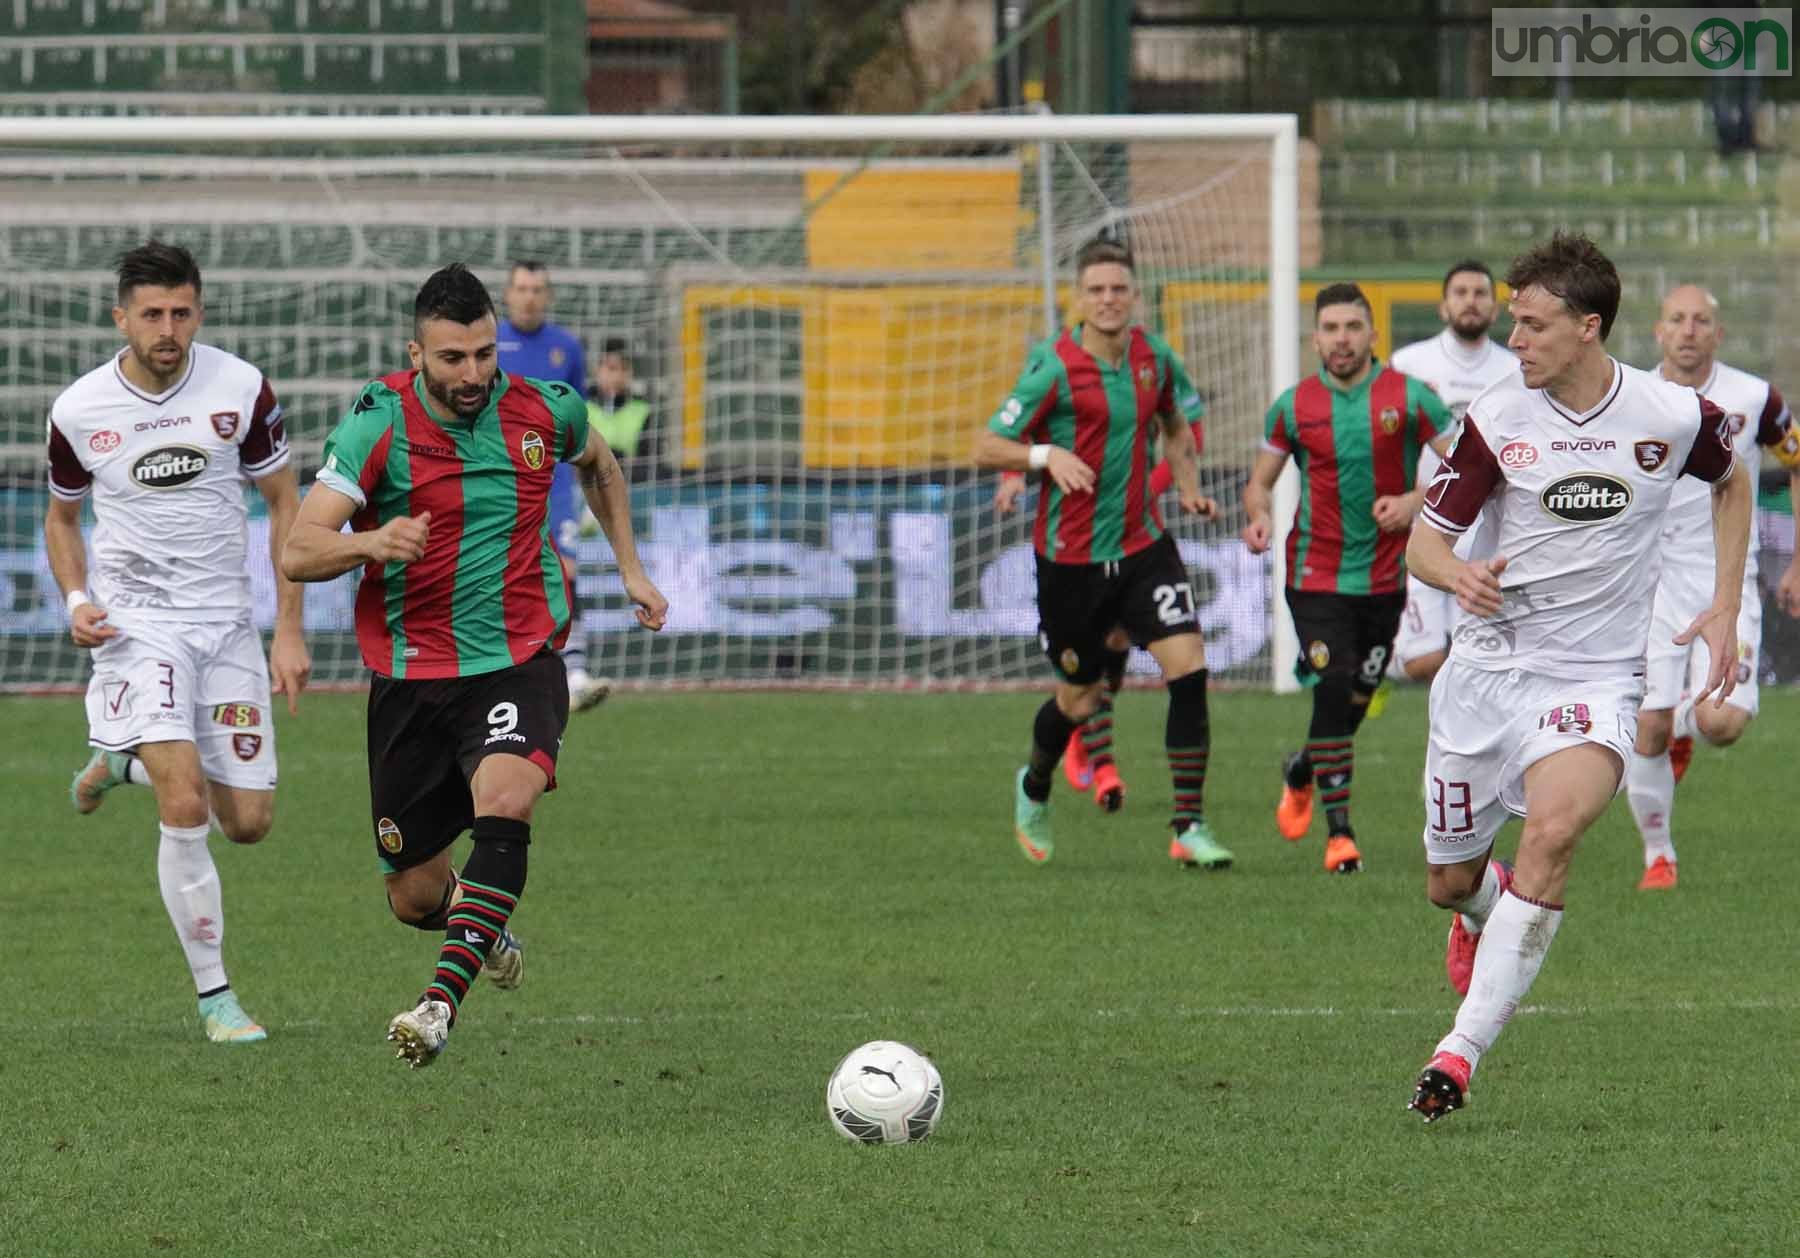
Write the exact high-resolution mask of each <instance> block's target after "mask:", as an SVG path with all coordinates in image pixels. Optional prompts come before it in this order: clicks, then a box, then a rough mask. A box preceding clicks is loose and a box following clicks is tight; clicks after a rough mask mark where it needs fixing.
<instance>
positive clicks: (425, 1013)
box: [282, 263, 668, 1068]
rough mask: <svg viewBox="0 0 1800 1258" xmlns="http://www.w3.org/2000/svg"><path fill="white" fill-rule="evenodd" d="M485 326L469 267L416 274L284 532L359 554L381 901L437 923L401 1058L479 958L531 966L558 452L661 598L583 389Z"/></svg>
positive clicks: (292, 539) (626, 574) (565, 692)
mask: <svg viewBox="0 0 1800 1258" xmlns="http://www.w3.org/2000/svg"><path fill="white" fill-rule="evenodd" d="M496 339H497V338H496V320H495V317H494V304H493V301H492V299H490V298H489V296H488V292H487V289H486V288H484V287H483V286H482V283H481V281H480V280H479V279H477V278H476V277H475V276H474V275H473V274H472V273H471V272H470V271H469V270H468V269H467V268H466V267H464V266H462V265H461V264H460V263H459V264H455V265H452V266H448V267H445V268H444V269H443V270H440V271H438V272H437V273H436V274H434V275H433V276H432V277H431V278H430V279H428V280H426V282H425V285H424V287H423V288H421V289H420V290H419V294H418V297H417V299H416V301H415V302H414V305H413V339H412V342H411V344H410V345H408V346H407V349H408V352H409V354H410V355H411V357H412V363H413V366H412V370H410V371H400V372H395V373H394V374H393V375H390V376H384V377H383V378H382V379H380V380H377V381H375V382H373V383H371V384H370V385H368V386H367V387H366V388H364V389H363V391H362V392H361V393H360V394H359V395H358V396H357V399H356V401H355V403H354V404H353V405H352V406H351V407H350V412H349V414H347V415H346V416H345V417H344V418H343V420H342V421H341V422H340V423H339V424H338V426H337V428H336V429H335V430H334V431H333V432H332V434H331V437H330V438H329V439H328V440H327V441H326V443H325V465H324V467H322V468H321V469H320V471H319V475H318V479H317V481H316V482H315V483H314V485H313V488H312V491H311V492H310V493H308V494H307V496H306V501H305V502H304V503H303V504H302V505H301V509H300V518H299V520H298V522H297V523H296V525H295V527H294V530H293V532H292V533H291V534H290V535H289V537H288V543H287V547H286V549H285V550H284V551H283V553H282V570H283V572H285V573H286V574H287V576H288V578H289V579H290V580H294V581H328V580H330V579H332V578H333V577H336V576H338V575H340V574H342V573H345V572H348V571H350V570H351V569H352V568H358V567H360V568H362V570H363V575H362V584H361V586H360V587H359V589H358V590H357V597H356V636H357V643H358V645H359V646H360V647H361V649H362V656H363V662H364V663H366V664H367V665H368V666H369V669H370V671H371V672H373V673H374V674H375V676H374V678H373V681H372V684H371V686H370V689H369V718H368V749H369V796H370V805H371V814H372V815H371V822H372V829H373V832H374V839H375V846H376V858H377V859H378V860H379V861H380V862H381V865H382V868H383V870H384V872H385V873H386V876H387V894H388V904H389V905H390V906H391V907H392V909H393V912H394V915H395V916H396V917H398V918H399V919H400V920H401V921H403V922H405V923H407V924H408V925H411V926H416V927H418V928H419V929H420V930H427V931H434V932H435V931H442V932H444V942H443V947H442V949H441V950H440V952H439V954H438V961H437V967H436V970H435V972H434V974H433V976H432V978H431V981H430V982H429V983H427V984H426V986H425V990H424V993H423V994H422V995H421V997H420V998H419V1003H418V1005H417V1007H416V1008H412V1009H408V1010H405V1011H404V1012H402V1013H400V1014H398V1015H397V1016H395V1017H394V1019H393V1020H392V1021H391V1022H390V1023H389V1024H388V1039H389V1040H390V1041H392V1042H393V1043H395V1044H397V1045H398V1050H397V1054H396V1055H397V1056H399V1057H401V1058H402V1059H404V1060H406V1061H407V1062H409V1063H411V1064H412V1065H413V1066H414V1067H415V1068H416V1067H419V1066H425V1065H429V1064H430V1063H431V1062H432V1061H433V1060H434V1059H435V1058H436V1057H437V1055H438V1054H439V1053H440V1052H442V1051H443V1048H444V1044H445V1042H446V1041H447V1039H448V1037H449V1033H450V1029H451V1027H452V1026H453V1025H454V1024H455V1021H456V1017H457V1012H458V1010H459V1009H460V1008H461V1006H462V1002H463V999H464V997H466V996H467V995H468V992H469V988H470V986H471V985H472V984H473V983H474V981H475V979H476V977H477V976H478V975H479V974H480V973H481V971H482V970H483V968H484V967H485V968H486V970H487V972H488V975H489V977H490V978H491V979H492V980H493V981H494V983H495V985H496V986H499V987H501V988H510V987H516V986H517V985H518V982H519V979H520V977H521V974H522V972H523V968H524V955H523V952H522V950H521V948H520V946H519V942H518V940H517V939H516V938H514V937H513V934H512V932H511V931H510V929H508V923H509V921H510V920H511V917H512V913H513V910H514V909H515V908H516V907H517V905H518V902H519V896H520V893H521V892H523V891H524V889H525V867H526V851H527V848H528V846H529V844H530V842H531V814H532V810H533V809H534V808H535V807H536V805H537V801H538V799H539V797H540V796H542V794H543V793H544V792H545V791H546V790H549V789H551V788H552V787H554V786H555V784H556V778H555V774H556V756H557V751H558V749H559V748H560V746H561V743H562V733H563V727H564V724H565V723H566V722H567V720H568V715H569V687H568V678H567V675H566V673H565V671H564V668H563V662H562V658H561V656H559V655H558V654H557V650H558V648H559V647H561V646H562V644H563V641H564V639H565V638H566V637H567V635H568V632H569V592H568V586H567V581H566V578H565V577H564V575H563V569H562V565H561V564H560V563H559V562H558V557H557V553H556V548H555V546H554V545H553V544H552V542H551V539H550V494H551V484H552V477H553V475H554V472H555V467H556V464H557V462H558V461H559V460H560V461H563V462H568V463H572V464H574V465H575V469H576V471H577V473H578V474H579V477H580V483H581V487H582V492H583V494H584V495H585V496H586V498H587V501H588V504H589V506H591V507H592V508H593V510H594V514H595V516H596V517H597V518H598V519H599V521H600V526H601V528H602V529H603V530H604V531H605V533H606V536H607V540H608V541H609V542H611V544H612V549H613V553H614V555H615V556H616V557H617V560H618V564H619V574H620V577H621V579H622V580H623V582H624V585H625V593H626V595H627V596H628V597H629V598H630V599H631V601H632V602H633V603H635V604H637V608H636V611H637V619H638V623H639V624H640V625H642V626H643V627H644V628H646V629H651V630H657V629H661V628H662V626H663V622H664V617H665V616H666V614H667V612H668V602H667V600H665V599H664V598H663V596H662V594H661V593H660V592H659V591H658V590H657V588H656V586H655V585H653V584H652V583H651V581H650V579H649V577H648V576H646V575H645V573H644V567H643V563H642V562H641V560H640V559H639V557H638V552H637V545H636V542H635V541H634V540H633V536H632V530H631V505H630V501H629V492H628V490H627V489H626V485H625V479H624V477H623V476H622V475H620V473H619V465H618V462H617V460H615V459H614V458H613V455H612V451H611V450H609V449H608V448H607V447H606V443H605V442H603V441H601V440H600V438H599V435H598V434H597V433H595V432H593V431H592V430H591V429H590V428H589V426H588V420H587V401H586V399H585V398H583V397H582V395H581V393H580V391H579V390H577V389H574V388H571V387H570V386H569V385H568V384H566V383H563V382H560V381H546V380H534V379H530V378H527V377H524V376H514V375H510V374H508V373H505V372H502V371H500V370H498V366H497V363H498V351H497V347H496ZM345 524H349V525H350V526H351V531H349V532H342V531H341V530H342V529H343V526H344V525H345ZM464 830H473V837H474V848H473V850H472V851H471V852H470V855H469V859H468V861H467V862H466V863H465V864H464V865H463V867H462V870H461V872H460V874H459V873H458V872H457V871H456V870H453V869H452V868H451V866H450V850H449V849H450V844H451V842H452V841H454V840H455V839H456V837H457V836H458V835H459V834H461V833H462V832H463V831H464Z"/></svg>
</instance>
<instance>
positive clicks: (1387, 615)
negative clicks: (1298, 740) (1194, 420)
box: [1243, 284, 1450, 874]
mask: <svg viewBox="0 0 1800 1258" xmlns="http://www.w3.org/2000/svg"><path fill="white" fill-rule="evenodd" d="M1374 342H1375V326H1374V318H1373V312H1372V311H1371V310H1370V307H1369V299H1368V298H1367V297H1366V296H1364V295H1363V291H1362V289H1360V288H1358V287H1357V286H1356V285H1354V284H1332V285H1329V286H1327V287H1325V288H1322V289H1320V290H1319V294H1318V296H1317V298H1316V299H1315V300H1314V302H1313V347H1314V348H1315V349H1317V350H1318V352H1319V360H1320V368H1319V372H1318V374H1317V375H1314V376H1310V377H1308V378H1307V379H1305V380H1302V381H1301V382H1300V383H1299V384H1297V385H1295V386H1294V387H1293V388H1291V389H1289V390H1288V391H1287V392H1285V393H1283V394H1282V395H1281V396H1280V397H1278V398H1276V399H1275V403H1274V405H1273V406H1271V407H1270V408H1269V414H1268V420H1267V424H1266V427H1265V429H1264V437H1263V447H1262V451H1261V452H1260V453H1259V454H1258V455H1257V456H1256V462H1255V464H1254V465H1253V466H1252V467H1251V469H1250V478H1249V481H1248V483H1246V484H1245V486H1244V513H1245V514H1246V515H1247V516H1248V517H1249V520H1250V522H1249V524H1247V525H1246V526H1245V528H1244V533H1243V536H1244V542H1245V544H1246V545H1248V546H1249V547H1250V549H1251V550H1252V551H1253V552H1255V553H1257V554H1261V553H1262V552H1264V551H1266V550H1267V549H1268V548H1269V544H1270V542H1271V540H1272V539H1273V537H1274V532H1275V524H1274V519H1273V517H1272V516H1271V514H1270V495H1271V494H1272V492H1273V491H1274V488H1275V482H1276V480H1277V479H1278V478H1279V477H1280V476H1281V472H1282V469H1283V468H1285V467H1286V466H1287V462H1288V459H1289V458H1292V459H1293V460H1294V462H1295V463H1296V465H1298V467H1299V469H1300V509H1299V514H1298V515H1297V516H1296V517H1295V520H1294V527H1293V529H1292V531H1291V532H1289V534H1288V539H1287V589H1286V591H1285V593H1286V595H1287V604H1288V609H1289V611H1291V612H1292V613H1293V617H1294V631H1295V633H1296V634H1297V635H1298V637H1299V640H1300V658H1299V661H1298V663H1297V664H1296V665H1295V671H1296V672H1297V673H1298V674H1299V676H1300V679H1301V681H1303V682H1305V683H1307V684H1309V685H1311V686H1312V724H1311V725H1310V726H1309V728H1308V730H1307V735H1306V747H1305V749H1304V750H1303V751H1300V752H1296V753H1295V754H1293V755H1290V756H1289V757H1288V758H1287V762H1286V763H1285V764H1284V765H1283V766H1282V795H1281V802H1280V804H1279V805H1278V806H1277V808H1276V811H1275V821H1276V825H1277V827H1278V828H1279V829H1280V831H1281V835H1282V837H1283V838H1285V839H1287V840H1289V841H1290V842H1297V841H1299V840H1300V839H1303V838H1305V837H1306V832H1307V830H1308V829H1309V828H1310V827H1311V825H1312V816H1313V787H1314V783H1315V782H1316V783H1317V786H1318V791H1319V796H1320V798H1321V800H1322V801H1323V803H1324V804H1325V817H1326V822H1327V834H1328V837H1327V840H1326V843H1325V868H1326V869H1327V870H1329V871H1330V872H1332V873H1339V874H1350V873H1355V872H1356V871H1357V870H1359V869H1361V868H1362V852H1361V850H1360V849H1359V848H1358V847H1357V846H1356V832H1355V831H1354V830H1353V829H1352V828H1351V826H1350V782H1351V778H1352V776H1353V774H1354V772H1355V765H1356V752H1355V741H1354V740H1355V738H1356V731H1357V728H1358V727H1359V726H1361V724H1362V722H1363V718H1364V717H1365V716H1367V715H1368V711H1369V700H1370V698H1371V697H1373V695H1374V694H1375V691H1376V690H1377V689H1378V688H1379V687H1380V685H1381V679H1382V674H1383V671H1384V670H1385V669H1386V667H1387V661H1388V653H1389V652H1390V651H1391V650H1392V649H1393V643H1394V633H1395V631H1396V630H1397V629H1398V628H1399V626H1400V613H1401V611H1402V610H1403V609H1404V608H1405V606H1406V593H1405V588H1404V584H1403V582H1404V580H1405V576H1406V565H1405V563H1404V561H1403V558H1402V556H1403V554H1404V552H1405V550H1406V532H1407V530H1408V529H1409V528H1411V527H1412V520H1413V515H1414V513H1415V512H1416V511H1417V510H1418V503H1419V494H1418V492H1417V490H1416V489H1415V488H1414V486H1415V480H1416V472H1417V468H1418V462H1419V453H1420V451H1421V450H1423V449H1424V448H1425V447H1426V446H1428V445H1429V446H1434V447H1436V448H1438V449H1440V450H1441V449H1444V448H1446V447H1448V445H1449V436H1448V434H1449V430H1450V413H1449V412H1448V411H1447V410H1445V408H1444V404H1443V403H1442V402H1441V401H1439V400H1438V396H1437V394H1435V393H1433V392H1432V391H1431V390H1430V389H1429V388H1427V387H1426V385H1425V383H1424V382H1423V381H1420V380H1414V379H1412V378H1411V377H1410V376H1407V375H1404V374H1402V373H1401V372H1398V371H1395V370H1394V369H1393V368H1392V367H1388V366H1384V365H1382V364H1380V363H1378V362H1376V360H1375V358H1374V355H1373V353H1372V349H1373V346H1374Z"/></svg>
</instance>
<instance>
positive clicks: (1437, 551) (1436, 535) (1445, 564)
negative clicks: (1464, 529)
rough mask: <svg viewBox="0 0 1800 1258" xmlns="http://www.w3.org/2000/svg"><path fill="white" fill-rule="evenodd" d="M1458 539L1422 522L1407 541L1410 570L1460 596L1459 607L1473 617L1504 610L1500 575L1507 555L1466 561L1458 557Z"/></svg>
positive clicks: (1407, 569)
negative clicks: (1456, 548) (1456, 547)
mask: <svg viewBox="0 0 1800 1258" xmlns="http://www.w3.org/2000/svg"><path fill="white" fill-rule="evenodd" d="M1454 547H1455V538H1453V537H1451V536H1450V534H1448V533H1445V532H1444V531H1443V530H1441V529H1438V528H1436V527H1434V526H1433V525H1431V524H1430V523H1428V522H1426V521H1424V520H1421V521H1419V522H1418V523H1417V524H1415V525H1413V531H1412V536H1411V537H1409V538H1407V539H1406V571H1407V572H1408V573H1410V574H1411V575H1412V576H1415V577H1417V578H1419V580H1421V581H1423V582H1424V583H1425V584H1426V585H1429V586H1433V587H1435V588H1437V589H1440V590H1443V591H1444V592H1445V593H1447V594H1454V595H1455V596H1456V602H1457V605H1458V606H1460V607H1461V608H1462V609H1463V610H1464V611H1466V612H1468V613H1469V614H1470V615H1473V616H1492V615H1493V614H1494V613H1495V612H1497V611H1499V610H1500V606H1501V603H1502V601H1503V600H1502V595H1501V591H1500V574H1501V573H1502V572H1505V571H1506V559H1505V557H1504V556H1501V557H1498V558H1494V559H1473V560H1469V561H1466V562H1465V561H1464V560H1461V559H1458V558H1457V557H1456V551H1455V549H1454Z"/></svg>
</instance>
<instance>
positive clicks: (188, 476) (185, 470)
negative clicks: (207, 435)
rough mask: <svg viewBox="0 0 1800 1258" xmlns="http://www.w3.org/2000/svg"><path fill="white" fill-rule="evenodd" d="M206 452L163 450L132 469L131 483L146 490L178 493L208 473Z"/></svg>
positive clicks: (144, 457) (181, 448) (183, 448)
mask: <svg viewBox="0 0 1800 1258" xmlns="http://www.w3.org/2000/svg"><path fill="white" fill-rule="evenodd" d="M206 462H207V460H206V451H204V450H197V449H195V448H194V447H193V446H161V447H159V448H157V449H155V450H152V451H150V453H148V454H145V455H141V456H140V457H139V458H138V460H137V462H135V463H133V464H132V465H131V479H132V480H134V481H136V482H137V483H138V484H140V485H142V486H143V487H144V488H145V489H174V488H176V487H177V486H180V485H185V484H187V483H188V482H189V481H191V480H193V479H194V478H195V477H197V476H199V475H200V473H202V472H204V471H205V470H206Z"/></svg>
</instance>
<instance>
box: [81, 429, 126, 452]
mask: <svg viewBox="0 0 1800 1258" xmlns="http://www.w3.org/2000/svg"><path fill="white" fill-rule="evenodd" d="M124 441H125V438H123V437H121V436H120V435H119V434H118V433H116V432H114V431H113V430H112V429H110V428H102V429H101V430H100V431H99V432H97V433H95V434H94V435H93V436H91V437H89V438H88V449H90V450H92V451H93V452H94V453H95V454H111V453H112V452H113V451H114V450H117V449H118V448H119V447H120V446H121V445H122V444H124Z"/></svg>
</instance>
